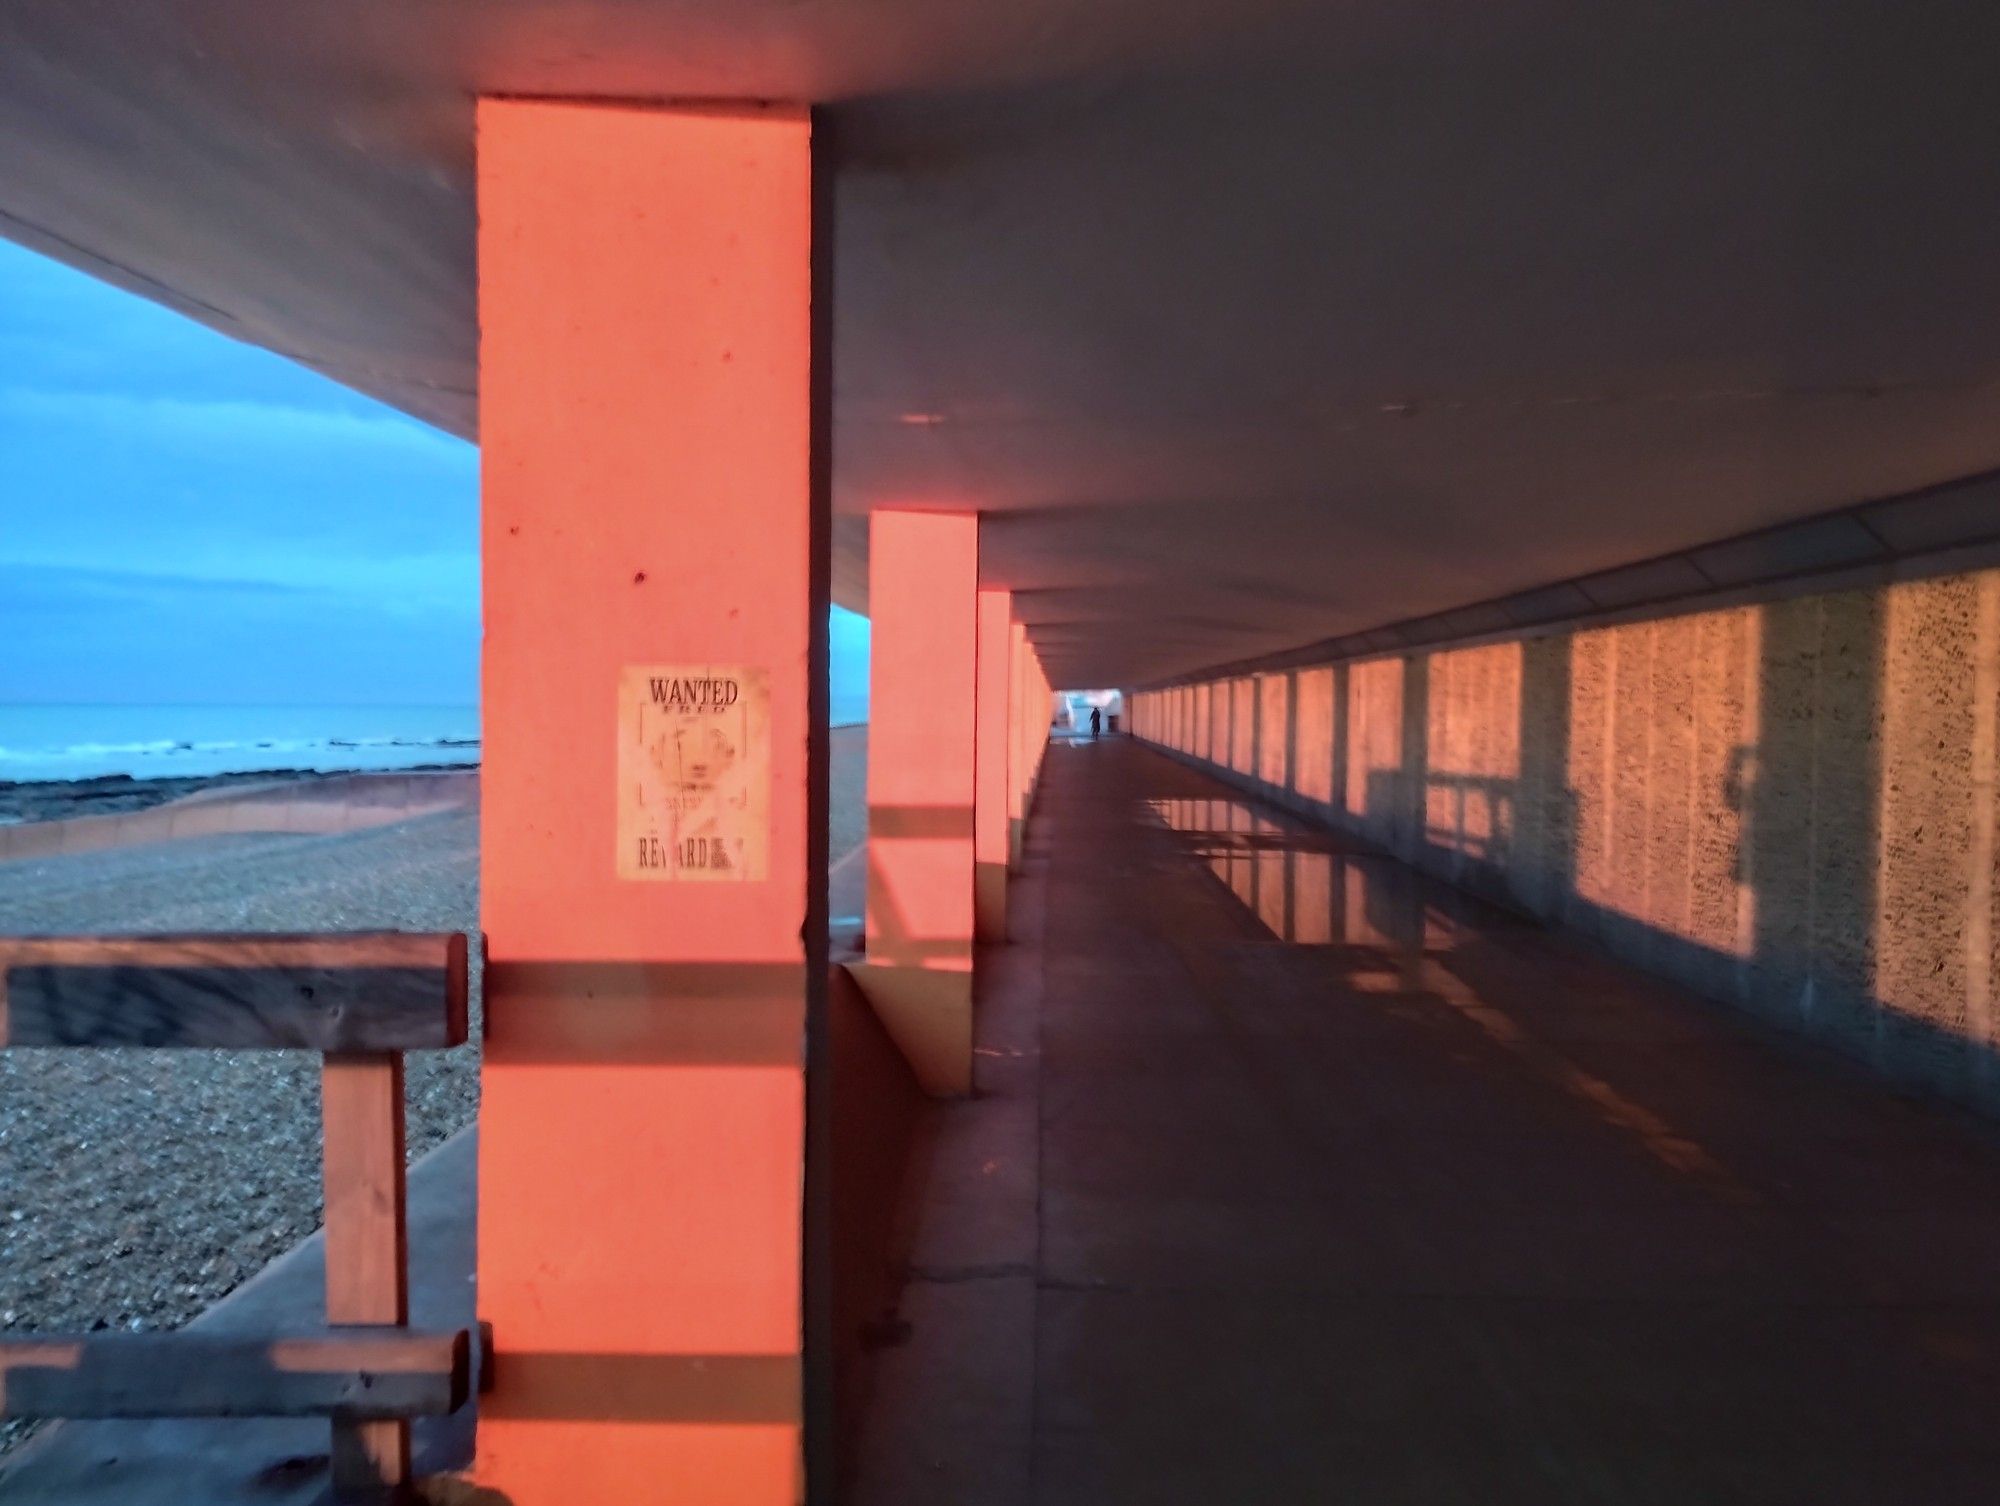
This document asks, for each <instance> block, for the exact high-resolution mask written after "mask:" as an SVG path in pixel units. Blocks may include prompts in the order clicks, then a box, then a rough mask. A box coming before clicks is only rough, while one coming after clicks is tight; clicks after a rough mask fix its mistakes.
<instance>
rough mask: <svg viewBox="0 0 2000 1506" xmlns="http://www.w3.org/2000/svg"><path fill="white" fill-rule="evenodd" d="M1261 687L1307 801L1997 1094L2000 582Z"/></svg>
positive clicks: (1492, 889) (1882, 592)
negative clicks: (1279, 710) (1279, 713)
mask: <svg viewBox="0 0 2000 1506" xmlns="http://www.w3.org/2000/svg"><path fill="white" fill-rule="evenodd" d="M1277 685H1282V687H1283V688H1282V689H1274V688H1273V687H1274V686H1277ZM1264 687H1265V689H1264V695H1263V696H1262V697H1260V705H1261V706H1262V707H1264V708H1266V710H1267V712H1268V714H1267V715H1265V716H1262V717H1260V718H1259V727H1258V730H1259V733H1260V734H1261V735H1260V737H1259V739H1258V745H1259V746H1260V747H1261V748H1262V749H1263V754H1264V756H1263V757H1262V758H1261V760H1260V762H1259V764H1258V765H1257V767H1258V769H1259V772H1260V773H1261V774H1262V775H1263V776H1264V777H1265V778H1266V779H1270V778H1271V777H1272V774H1273V771H1274V770H1277V769H1279V768H1280V767H1281V763H1280V762H1274V761H1273V760H1274V757H1275V755H1273V754H1272V752H1271V743H1270V740H1271V739H1272V738H1273V736H1274V735H1280V734H1279V733H1275V732H1274V730H1273V729H1274V728H1278V729H1282V734H1281V735H1282V736H1283V737H1284V738H1285V740H1286V741H1285V746H1286V747H1288V748H1289V749H1290V752H1291V757H1290V758H1289V760H1287V761H1283V765H1282V766H1283V781H1284V782H1283V785H1282V791H1283V794H1284V796H1285V798H1286V799H1287V800H1288V802H1289V803H1291V804H1293V805H1295V806H1297V807H1299V808H1301V809H1305V810H1309V811H1314V812H1318V813H1323V814H1325V815H1326V816H1328V817H1329V818H1331V819H1333V820H1335V821H1336V822H1338V823H1340V824H1343V825H1345V826H1348V827H1349V828H1351V829H1354V830H1356V831H1358V832H1360V833H1361V834H1363V835H1365V836H1367V837H1369V838H1370V839H1372V840H1374V841H1376V842H1378V843H1380V844H1381V845H1383V846H1385V847H1387V848H1389V849H1390V850H1392V851H1394V852H1396V853H1398V854H1399V855H1401V856H1403V857H1404V858H1406V859H1408V860H1409V861H1411V862H1414V863H1418V864H1420V865H1421V866H1423V867H1425V868H1426V869H1428V870H1430V871H1432V872H1435V873H1437V874H1439V875H1441V876H1443V877H1447V878H1450V879H1452V880H1454V881H1455V882H1458V883H1462V884H1464V885H1466V886H1468V887H1471V888H1474V889H1477V890H1480V891H1482V892H1485V893H1488V894H1490V895H1492V896H1494V897H1496V898H1499V899H1501V900H1503V901H1505V902H1506V903H1509V904H1511V905H1514V906H1516V907H1518V908H1521V909H1524V910H1527V911H1529V912H1531V913H1533V914H1536V915H1539V916H1543V917H1546V918H1548V919H1550V920H1552V921H1556V922H1559V923H1562V924H1564V925H1568V926H1571V927H1574V928H1576V929H1578V930H1581V931H1583V932H1585V933H1587V934H1588V935H1590V936H1592V937H1593V938H1595V939H1596V940H1598V941H1599V942H1601V943H1602V944H1604V945H1605V946H1607V947H1609V948H1610V949H1611V950H1613V951H1615V952H1616V953H1618V954H1619V955H1621V956H1623V957H1625V958H1627V959H1629V960H1630V961H1632V962H1634V963H1637V964H1638V965H1640V966H1643V967H1646V968H1649V969H1651V970H1653V971H1655V972H1659V973H1662V974H1665V975H1667V976H1669V977H1672V978H1675V979H1677V980H1679V981H1681V982H1684V983H1686V984H1688V985H1689V986H1691V987H1693V988H1696V989H1698V990H1700V991H1702V992H1704V993H1707V994H1709V995H1712V996H1715V997H1719V998H1724V999H1728V1000H1731V1001H1734V1002H1737V1003H1740V1004H1742V1005H1745V1006H1746V1007H1749V1008H1752V1009H1754V1010H1756V1011H1757V1012H1759V1013H1761V1014H1764V1015H1766V1016H1768V1017H1770V1018H1773V1019H1776V1020H1780V1021H1783V1022H1786V1023H1789V1024H1792V1025H1796V1026H1798V1027H1800V1028H1803V1029H1805V1030H1809V1031H1811V1032H1813V1033H1815V1034H1818V1035H1822V1036H1825V1037H1827V1038H1828V1039H1830V1040H1833V1041H1835V1042H1837V1043H1839V1044H1840V1045H1842V1046H1844V1047H1846V1048H1847V1049H1849V1050H1851V1051H1853V1052H1855V1053H1857V1054H1859V1055H1862V1056H1864V1057H1866V1058H1867V1059H1869V1060H1871V1061H1873V1062H1875V1063H1876V1064H1877V1065H1878V1066H1880V1067H1882V1068H1883V1069H1885V1070H1887V1071H1890V1072H1893V1073H1895V1074H1896V1075H1899V1076H1903V1077H1908V1078H1911V1079H1915V1080H1920V1081H1923V1082H1926V1083H1929V1084H1931V1085H1933V1086H1937V1087H1940V1088H1943V1089H1945V1090H1948V1091H1951V1092H1954V1093H1958V1094H1961V1095H1963V1096H1968V1097H1972V1098H1975V1099H1977V1100H1979V1101H1982V1102H1986V1103H1988V1104H1989V1105H1995V1106H2000V1071H1996V1070H1995V1061H1996V1058H1995V1055H1994V1050H1995V1046H1996V1036H2000V1031H1996V1021H1995V1018H1994V1007H1993V1002H1992V988H1993V981H1994V978H1995V975H1996V969H2000V914H1996V902H2000V884H1997V883H1996V881H1995V880H1996V855H1997V854H2000V829H1996V810H1995V778H1996V761H2000V572H1991V571H1988V572H1980V573H1974V574H1965V575H1958V576H1950V577H1944V578H1940V579H1933V580H1926V581H1917V582H1910V583H1905V584H1899V585H1894V586H1885V587H1880V588H1873V589H1868V590H1856V591H1847V592H1840V593H1834V594H1828V595H1824V596H1817V597H1804V598H1798V599H1793V600H1788V601H1780V602H1773V603H1770V604H1767V605H1763V606H1753V607H1737V608H1731V609H1727V610H1721V611H1714V612H1706V613H1696V614H1688V615H1684V616H1679V617H1669V618H1663V619H1660V620H1657V621H1652V622H1644V623H1636V624H1631V625H1627V626H1620V627H1611V628H1591V629H1584V630H1578V631H1574V632H1570V633H1566V634H1558V635H1555V636H1547V637H1538V638H1534V639H1529V640H1524V641H1518V642H1506V643H1498V644H1489V645H1483V646H1480V647H1475V648H1466V649H1455V650H1447V651H1439V652H1433V653H1417V654H1411V655H1407V656H1404V657H1400V658H1389V659H1374V660H1359V661H1353V662H1350V663H1347V664H1341V665H1334V666H1325V667H1319V668H1314V669H1305V670H1299V671H1295V672H1293V673H1291V674H1289V675H1277V676H1267V677H1265V678H1264ZM1218 699H1221V697H1218ZM1278 705H1283V706H1284V707H1285V717H1284V719H1283V721H1281V722H1280V721H1276V720H1274V719H1273V718H1274V717H1275V716H1276V713H1275V711H1274V710H1270V709H1269V708H1274V707H1276V706H1278ZM1225 746H1230V748H1231V752H1232V754H1233V755H1234V757H1233V758H1232V760H1231V761H1232V762H1233V763H1234V764H1235V765H1236V767H1237V768H1239V769H1240V768H1243V767H1247V766H1249V764H1248V759H1247V758H1246V757H1245V756H1243V746H1242V733H1241V730H1240V729H1238V730H1237V735H1236V739H1235V742H1234V743H1233V744H1226V745H1225Z"/></svg>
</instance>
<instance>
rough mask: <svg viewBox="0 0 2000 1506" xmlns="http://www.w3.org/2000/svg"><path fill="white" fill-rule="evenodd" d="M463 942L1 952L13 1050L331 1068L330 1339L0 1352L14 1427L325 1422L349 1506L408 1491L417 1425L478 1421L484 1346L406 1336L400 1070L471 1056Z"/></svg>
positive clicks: (0, 996) (205, 1339)
mask: <svg viewBox="0 0 2000 1506" xmlns="http://www.w3.org/2000/svg"><path fill="white" fill-rule="evenodd" d="M466 954H467V947H466V938H465V937H464V936H462V935H458V934H455V933H441V934H440V933H422V934H420V933H413V932H402V931H366V932H349V933H327V934H315V935H263V934H257V935H182V936H39V937H15V938H7V939H0V1048H8V1047H43V1048H48V1047H56V1048H96V1047H117V1046H127V1047H129V1046H154V1047H174V1048H181V1049H208V1050H258V1049H264V1050H284V1049H305V1050H314V1051H319V1052H320V1053H321V1054H322V1057H323V1060H322V1064H321V1103H322V1118H323V1124H324V1139H325V1160H324V1167H323V1172H322V1175H323V1185H324V1191H325V1204H326V1316H327V1322H328V1325H329V1326H328V1328H326V1329H321V1330H315V1331H310V1332H305V1333H295V1334H287V1335H277V1336H272V1337H269V1338H265V1339H260V1340H246V1339H240V1338H227V1339H218V1338H215V1337H211V1336H208V1335H202V1334H192V1333H163V1334H75V1335H63V1334H55V1335H51V1334H32V1335H12V1336H9V1337H8V1338H6V1339H4V1340H0V1417H65V1418H76V1417H167V1416H173V1417H195V1416H227V1417H248V1416H301V1415H304V1416H325V1417H328V1418H330V1419H331V1422H332V1453H331V1458H332V1472H333V1486H334V1491H335V1493H336V1495H337V1496H339V1497H341V1498H342V1499H346V1500H356V1501H359V1500H379V1499H383V1498H384V1497H386V1496H389V1495H390V1494H392V1493H394V1492H397V1491H400V1490H401V1489H402V1488H404V1487H405V1486H407V1485H408V1484H409V1482H410V1478H411V1476H410V1424H409V1419H410V1418H411V1417H413V1416H429V1415H441V1414H445V1413H450V1412H454V1411H456V1410H457V1409H458V1408H459V1407H460V1406H461V1405H463V1404H464V1401H465V1396H466V1391H467V1385H468V1374H469V1370H470V1360H469V1350H470V1346H471V1336H470V1334H469V1333H468V1332H467V1331H465V1330H459V1331H457V1332H455V1333H444V1334H422V1333H416V1332H412V1331H411V1330H410V1329H409V1327H408V1324H409V1250H408V1209H407V1206H406V1199H405V1188H404V1147H403V1053H404V1052H405V1051H418V1050H435V1049H439V1048H444V1047H449V1046H455V1045H458V1044H460V1043H462V1042H463V1041H464V1040H465V1038H466V975H467V962H466Z"/></svg>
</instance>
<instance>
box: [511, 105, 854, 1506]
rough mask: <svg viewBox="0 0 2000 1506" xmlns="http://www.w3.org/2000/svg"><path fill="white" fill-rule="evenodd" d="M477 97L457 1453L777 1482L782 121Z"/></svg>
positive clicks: (810, 808) (775, 1495)
mask: <svg viewBox="0 0 2000 1506" xmlns="http://www.w3.org/2000/svg"><path fill="white" fill-rule="evenodd" d="M478 130H479V137H478V152H479V161H478V176H479V209H480V223H479V313H480V324H481V332H482V339H481V353H480V377H481V429H482V440H483V447H484V467H483V469H484V482H483V490H484V561H485V606H486V643H485V660H484V696H485V711H484V715H485V768H484V773H483V776H482V778H483V791H482V795H483V802H482V803H483V809H482V816H481V830H480V873H481V886H482V901H481V903H482V910H483V923H484V927H485V931H486V936H487V945H488V949H489V956H490V962H489V965H488V967H487V970H486V975H485V977H486V1025H485V1031H486V1035H485V1058H484V1066H483V1069H482V1086H483V1101H482V1104H481V1109H480V1166H479V1310H480V1313H481V1314H482V1316H484V1317H486V1318H488V1319H490V1320H491V1321H492V1323H493V1330H494V1340H495V1343H496V1345H497V1353H498V1359H497V1364H496V1366H495V1370H494V1389H493V1390H492V1391H491V1393H490V1394H488V1395H485V1396H482V1397H481V1398H480V1403H479V1411H480V1417H479V1436H478V1449H477V1459H476V1464H475V1476H476V1480H477V1483H478V1484H479V1485H480V1486H481V1487H484V1489H485V1490H488V1491H490V1492H491V1493H492V1495H493V1498H494V1499H495V1500H505V1501H508V1502H511V1503H513V1506H572V1503H575V1502H580V1501H591V1502H599V1503H616V1502H651V1501H660V1500H688V1501H702V1502H705V1503H726V1506H778V1503H787V1506H789V1503H791V1502H794V1501H796V1500H797V1499H798V1492H799V1488H800V1485H799V1469H800V1463H799V1461H800V1455H801V1448H800V1432H801V1400H800V1391H801V1356H800V1330H801V1300H800V1272H801V1266H802V1260H801V1227H800V1223H801V1215H800V1193H799V1188H800V1182H801V1177H802V1172H803V1154H802V1148H803V1128H804V1126H803V1116H804V1097H805V1074H804V1063H803V1061H802V1060H801V1056H802V1051H801V1045H800V1043H801V1041H802V1040H803V1039H804V1037H805V1032H806V1024H807V1018H808V1012H809V1009H816V1008H817V1001H818V1000H819V999H820V998H821V997H822V995H823V990H824V988H825V981H826V966H827V963H826V929H825V927H826V917H825V914H824V913H823V903H822V901H821V899H820V896H821V895H822V894H823V892H824V884H825V867H826V735H825V716H826V708H825V702H824V689H823V687H824V683H825V678H826V643H825V624H826V614H827V550H826V537H827V500H826V491H825V470H824V466H823V463H822V457H823V456H824V455H825V449H824V435H825V428H824V412H823V405H822V403H821V402H820V401H819V399H818V398H817V397H816V393H818V392H821V391H823V390H824V387H823V383H821V382H820V381H818V380H817V379H816V371H815V355H816V351H815V340H814V336H813V328H812V313H813V309H814V306H815V304H816V302H817V300H816V299H815V297H814V295H813V284H814V278H813V257H814V253H815V238H814V234H813V210H812V203H813V193H812V188H813V149H812V134H811V129H810V122H809V119H808V116H807V115H806V114H805V112H803V111H801V110H786V109H754V108H743V109H734V110H731V109H723V108H717V107H701V108H694V107H690V108H686V109H676V108H646V107H640V106H630V105H623V104H620V105H593V104H586V103H557V102H540V101H527V100H482V101H481V102H480V104H479V110H478ZM481 1498H482V1499H484V1494H483V1493H482V1495H481Z"/></svg>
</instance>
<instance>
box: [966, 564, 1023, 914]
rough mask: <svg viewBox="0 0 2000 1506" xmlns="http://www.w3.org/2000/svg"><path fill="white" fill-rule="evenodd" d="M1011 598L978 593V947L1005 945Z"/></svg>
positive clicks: (999, 593) (975, 855)
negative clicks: (979, 944)
mask: <svg viewBox="0 0 2000 1506" xmlns="http://www.w3.org/2000/svg"><path fill="white" fill-rule="evenodd" d="M1012 609H1013V594H1012V593H1011V592H1008V591H981V592H980V593H979V646H978V653H979V689H978V717H979V732H978V747H977V750H976V755H975V761H974V768H973V778H974V791H973V833H972V847H973V852H972V859H973V905H974V926H975V931H976V934H977V936H978V938H979V940H981V941H988V942H998V941H1005V940H1006V939H1007V862H1008V840H1009V838H1008V820H1009V814H1010V805H1011V801H1010V799H1009V795H1008V790H1007V776H1008V773H1009V763H1010V760H1009V758H1008V753H1007V746H1008V742H1009V740H1010V739H1011V737H1012V736H1013V731H1014V723H1013V710H1014V705H1013V702H1014V690H1013V679H1014V658H1013V646H1014V641H1013V640H1014V622H1013V616H1012Z"/></svg>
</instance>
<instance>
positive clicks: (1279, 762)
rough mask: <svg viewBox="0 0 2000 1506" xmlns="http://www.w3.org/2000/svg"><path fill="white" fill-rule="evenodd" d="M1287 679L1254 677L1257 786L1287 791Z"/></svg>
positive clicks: (1289, 717)
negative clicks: (1262, 785)
mask: <svg viewBox="0 0 2000 1506" xmlns="http://www.w3.org/2000/svg"><path fill="white" fill-rule="evenodd" d="M1291 684H1292V677H1291V676H1290V675H1259V676H1257V782H1258V783H1259V784H1266V785H1269V786H1270V787H1271V788H1272V789H1274V790H1284V789H1288V788H1289V787H1290V786H1289V785H1288V784H1287V782H1286V777H1285V776H1286V770H1287V768H1288V767H1289V765H1290V760H1291V714H1292V713H1291V702H1292V697H1291Z"/></svg>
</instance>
